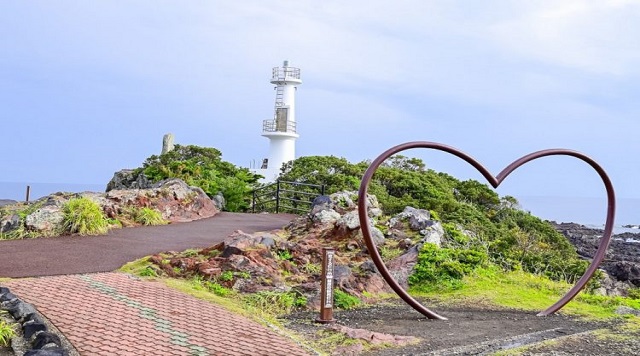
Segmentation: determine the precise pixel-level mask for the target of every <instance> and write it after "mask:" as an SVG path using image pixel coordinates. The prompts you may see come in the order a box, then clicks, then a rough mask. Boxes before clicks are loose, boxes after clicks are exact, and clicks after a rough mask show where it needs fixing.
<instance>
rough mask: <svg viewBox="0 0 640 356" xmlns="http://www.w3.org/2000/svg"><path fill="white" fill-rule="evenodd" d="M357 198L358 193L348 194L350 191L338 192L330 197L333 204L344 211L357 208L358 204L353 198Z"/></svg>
mask: <svg viewBox="0 0 640 356" xmlns="http://www.w3.org/2000/svg"><path fill="white" fill-rule="evenodd" d="M357 196H358V193H356V192H348V191H342V192H337V193H333V194H331V195H330V197H331V201H332V202H333V204H334V205H335V206H338V207H341V208H343V209H353V208H355V207H356V203H355V202H354V201H353V199H352V197H357Z"/></svg>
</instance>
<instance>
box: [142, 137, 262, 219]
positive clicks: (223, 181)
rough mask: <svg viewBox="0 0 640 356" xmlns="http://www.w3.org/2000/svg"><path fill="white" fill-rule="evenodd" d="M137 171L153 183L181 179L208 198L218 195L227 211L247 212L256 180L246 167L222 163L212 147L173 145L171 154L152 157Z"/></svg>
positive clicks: (256, 176)
mask: <svg viewBox="0 0 640 356" xmlns="http://www.w3.org/2000/svg"><path fill="white" fill-rule="evenodd" d="M137 172H138V173H142V172H143V173H144V174H145V175H146V176H147V177H148V178H149V179H150V180H151V181H152V182H154V183H155V182H158V181H161V180H163V179H167V178H179V179H182V180H183V181H185V182H186V183H187V184H189V185H192V186H196V187H200V188H202V190H204V191H205V193H207V195H209V196H210V197H213V196H214V195H216V194H218V193H219V192H222V195H223V196H224V198H225V200H226V205H225V209H226V210H227V211H244V210H246V209H248V207H249V203H250V202H251V191H252V189H253V187H254V185H255V184H256V183H257V182H258V179H259V177H260V176H259V175H257V174H254V173H251V171H249V169H247V168H241V167H237V166H235V165H233V164H231V163H229V162H225V161H223V160H222V153H221V152H220V151H218V150H217V149H215V148H211V147H199V146H194V145H188V146H182V145H175V148H174V149H173V150H172V151H169V152H167V153H164V154H162V155H160V156H157V155H153V156H151V157H149V158H147V159H146V160H145V162H144V163H143V166H142V168H139V169H138V170H137Z"/></svg>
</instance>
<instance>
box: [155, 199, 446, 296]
mask: <svg viewBox="0 0 640 356" xmlns="http://www.w3.org/2000/svg"><path fill="white" fill-rule="evenodd" d="M354 199H356V194H355V193H354V192H339V193H336V194H332V195H330V196H323V197H319V198H317V199H316V200H315V201H314V204H313V208H312V209H311V213H309V214H307V215H304V216H300V217H298V218H296V219H294V220H292V221H291V222H290V223H289V224H288V225H287V226H286V227H284V229H281V230H275V231H270V232H259V233H254V234H247V233H244V232H242V231H236V232H235V233H234V234H232V235H231V236H229V237H227V238H226V239H225V240H224V241H223V242H221V243H219V244H217V245H214V246H211V247H209V248H206V249H203V250H200V251H197V253H195V254H194V253H193V251H191V252H188V253H175V252H172V253H165V254H158V255H155V256H153V257H152V258H151V261H152V262H153V263H154V269H155V271H156V272H157V273H160V274H166V275H169V276H182V277H192V276H193V275H200V276H202V277H203V278H204V279H205V280H212V281H217V283H219V284H221V285H223V286H224V287H227V288H231V289H234V290H236V291H239V292H243V293H250V292H257V291H264V290H269V291H292V290H294V291H297V292H298V293H299V294H302V295H304V296H305V297H306V299H307V301H308V306H309V307H318V306H319V303H320V295H319V291H320V280H321V276H320V273H321V262H322V252H323V248H324V247H333V248H334V249H335V250H336V255H335V266H334V273H333V275H334V285H335V286H336V287H337V288H340V289H342V290H343V291H346V292H348V293H350V294H352V295H356V296H359V297H360V298H362V299H369V298H371V296H372V295H376V294H378V293H379V292H391V289H390V287H389V286H388V285H387V284H386V282H385V281H384V279H383V278H382V276H381V275H380V274H379V272H378V270H377V269H376V267H375V265H374V264H373V262H372V261H371V259H370V257H369V253H368V251H367V247H366V245H365V243H364V241H363V238H362V232H361V229H360V221H359V219H358V215H357V205H356V203H355V200H354ZM367 207H368V210H367V212H368V214H369V216H370V218H371V223H372V226H371V231H372V235H373V236H372V237H373V239H374V242H375V243H376V245H378V246H380V247H381V248H383V247H385V248H388V249H397V251H398V252H399V255H400V256H399V257H397V258H395V259H393V260H392V261H388V262H387V263H388V267H389V269H390V270H391V273H392V274H394V275H396V276H399V280H401V281H402V282H401V283H404V284H406V280H407V277H408V275H410V274H411V272H412V270H413V266H414V265H415V263H416V261H417V255H418V251H419V250H420V247H421V246H422V244H424V243H427V242H432V240H437V242H440V241H442V239H443V233H442V231H443V230H442V227H441V225H440V224H439V223H437V222H434V221H432V220H429V218H430V216H429V215H428V212H426V211H424V210H420V209H406V210H405V212H404V213H403V214H399V215H398V216H396V219H395V220H393V219H392V220H393V224H394V225H395V226H394V227H393V229H395V230H396V231H397V233H396V234H389V235H388V236H385V235H384V234H383V233H382V232H381V229H383V230H387V229H391V228H392V227H391V226H390V224H392V222H386V223H385V222H381V221H377V219H381V210H380V207H379V205H378V202H377V199H375V197H374V196H369V197H368V198H367ZM405 225H406V226H405ZM402 226H405V227H407V231H406V232H404V233H403V234H400V233H399V232H400V229H401V227H402ZM409 226H411V227H412V229H410V228H409ZM437 227H439V229H438V228H437ZM438 231H440V234H439V235H438ZM432 235H438V237H437V238H435V237H433V236H432Z"/></svg>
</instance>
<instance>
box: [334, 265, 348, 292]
mask: <svg viewBox="0 0 640 356" xmlns="http://www.w3.org/2000/svg"><path fill="white" fill-rule="evenodd" d="M351 275H352V272H351V268H349V267H347V266H344V265H335V266H333V282H334V284H335V285H336V286H339V287H343V288H344V286H345V285H346V284H347V283H348V281H349V279H350V278H351Z"/></svg>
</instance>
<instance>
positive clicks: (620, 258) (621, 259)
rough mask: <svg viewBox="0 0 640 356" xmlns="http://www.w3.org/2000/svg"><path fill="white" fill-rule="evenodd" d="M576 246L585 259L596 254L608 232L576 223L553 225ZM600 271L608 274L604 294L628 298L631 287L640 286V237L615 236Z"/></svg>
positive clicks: (631, 235) (603, 287)
mask: <svg viewBox="0 0 640 356" xmlns="http://www.w3.org/2000/svg"><path fill="white" fill-rule="evenodd" d="M552 224H553V225H554V227H555V228H556V230H557V231H559V232H560V233H562V234H563V235H564V236H565V237H567V239H568V240H569V241H570V242H571V243H572V244H573V245H574V246H575V248H576V251H577V253H578V254H579V255H580V256H582V257H583V258H585V259H592V258H593V256H594V255H595V253H596V251H597V249H598V245H599V244H600V239H601V238H602V235H603V234H604V230H601V229H592V228H588V227H586V226H584V225H580V224H574V223H561V224H558V223H552ZM600 268H601V269H602V270H603V271H604V272H606V274H607V275H606V276H605V278H604V280H603V282H602V283H601V284H602V287H601V288H600V293H601V294H604V295H626V291H627V290H628V289H629V288H630V287H640V234H631V233H623V234H616V235H613V236H612V238H611V243H610V245H609V249H608V250H607V254H606V256H605V260H604V261H603V263H602V264H601V265H600Z"/></svg>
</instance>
